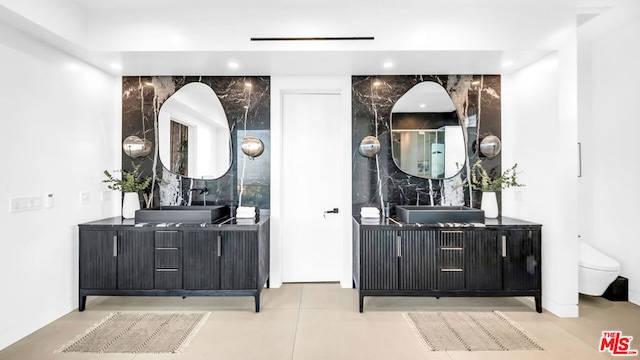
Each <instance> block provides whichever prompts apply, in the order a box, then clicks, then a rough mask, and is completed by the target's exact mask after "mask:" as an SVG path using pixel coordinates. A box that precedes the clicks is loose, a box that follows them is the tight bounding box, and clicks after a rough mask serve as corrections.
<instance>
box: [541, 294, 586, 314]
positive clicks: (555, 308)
mask: <svg viewBox="0 0 640 360" xmlns="http://www.w3.org/2000/svg"><path fill="white" fill-rule="evenodd" d="M542 308H543V310H544V311H548V312H550V313H552V314H554V315H555V316H557V317H561V318H572V317H578V304H577V303H576V304H559V303H557V302H555V301H553V300H551V299H549V298H548V297H544V296H542Z"/></svg>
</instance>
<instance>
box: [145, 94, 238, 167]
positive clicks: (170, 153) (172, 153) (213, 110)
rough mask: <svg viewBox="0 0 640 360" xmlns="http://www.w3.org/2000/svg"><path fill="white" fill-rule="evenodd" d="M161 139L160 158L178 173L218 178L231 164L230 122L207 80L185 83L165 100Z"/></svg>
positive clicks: (159, 125)
mask: <svg viewBox="0 0 640 360" xmlns="http://www.w3.org/2000/svg"><path fill="white" fill-rule="evenodd" d="M158 142H159V147H158V150H159V151H160V161H162V164H163V165H164V167H165V168H167V169H168V170H169V171H171V172H173V173H175V174H180V175H183V176H187V177H191V178H198V179H217V178H219V177H221V176H222V175H224V174H225V173H226V172H227V171H228V170H229V168H230V167H231V132H230V131H229V122H228V121H227V117H226V115H225V113H224V109H223V108H222V104H221V103H220V100H219V99H218V97H217V96H216V93H215V92H214V91H213V89H211V87H209V86H208V85H206V84H203V83H199V82H193V83H189V84H186V85H184V86H183V87H182V88H180V89H179V90H178V91H176V92H175V93H174V94H173V95H171V96H170V97H169V98H168V99H167V100H166V101H165V102H164V104H162V107H161V108H160V112H159V114H158Z"/></svg>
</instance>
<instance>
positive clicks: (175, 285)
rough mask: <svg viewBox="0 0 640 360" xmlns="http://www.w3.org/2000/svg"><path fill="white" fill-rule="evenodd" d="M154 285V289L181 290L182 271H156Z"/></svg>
mask: <svg viewBox="0 0 640 360" xmlns="http://www.w3.org/2000/svg"><path fill="white" fill-rule="evenodd" d="M154 285H155V288H156V289H165V290H169V289H182V270H181V269H156V274H155V281H154Z"/></svg>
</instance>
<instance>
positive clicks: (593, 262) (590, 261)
mask: <svg viewBox="0 0 640 360" xmlns="http://www.w3.org/2000/svg"><path fill="white" fill-rule="evenodd" d="M618 274H620V263H619V262H617V261H616V260H614V259H612V258H610V257H608V256H607V255H605V254H603V253H601V252H599V251H598V250H596V249H594V248H592V247H591V246H589V245H587V244H585V243H583V242H580V261H579V264H578V292H580V293H581V294H585V295H592V296H602V294H604V292H605V291H606V290H607V287H609V285H610V284H611V283H612V282H613V281H614V280H615V279H616V278H617V277H618Z"/></svg>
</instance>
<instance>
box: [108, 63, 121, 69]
mask: <svg viewBox="0 0 640 360" xmlns="http://www.w3.org/2000/svg"><path fill="white" fill-rule="evenodd" d="M109 66H111V68H112V69H116V70H122V65H120V64H116V63H111V64H110V65H109Z"/></svg>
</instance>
